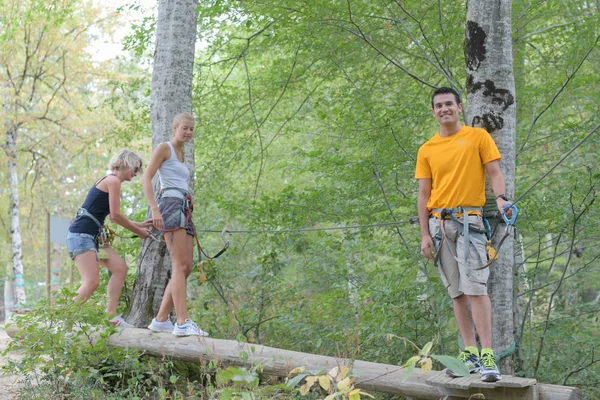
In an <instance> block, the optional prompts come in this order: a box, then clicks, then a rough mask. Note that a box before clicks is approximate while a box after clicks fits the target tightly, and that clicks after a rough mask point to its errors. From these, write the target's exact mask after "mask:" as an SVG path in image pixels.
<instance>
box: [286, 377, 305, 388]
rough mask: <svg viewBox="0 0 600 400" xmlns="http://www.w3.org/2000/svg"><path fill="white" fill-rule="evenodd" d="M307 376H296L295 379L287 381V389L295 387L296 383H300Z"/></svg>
mask: <svg viewBox="0 0 600 400" xmlns="http://www.w3.org/2000/svg"><path fill="white" fill-rule="evenodd" d="M307 376H308V374H298V375H296V376H295V377H293V378H292V379H290V380H289V381H287V385H288V386H289V387H292V388H293V387H295V386H296V385H297V384H298V383H300V381H301V380H302V379H304V378H305V377H307Z"/></svg>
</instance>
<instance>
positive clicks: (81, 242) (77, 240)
mask: <svg viewBox="0 0 600 400" xmlns="http://www.w3.org/2000/svg"><path fill="white" fill-rule="evenodd" d="M67 250H68V251H69V257H71V260H74V259H75V257H76V256H78V255H80V254H83V253H87V252H88V251H93V252H94V253H96V260H97V259H98V247H97V246H96V237H95V236H93V235H90V234H89V233H73V232H71V231H69V232H68V233H67Z"/></svg>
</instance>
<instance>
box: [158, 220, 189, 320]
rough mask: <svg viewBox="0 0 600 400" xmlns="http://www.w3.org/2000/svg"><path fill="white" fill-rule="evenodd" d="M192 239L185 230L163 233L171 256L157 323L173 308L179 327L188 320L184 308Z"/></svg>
mask: <svg viewBox="0 0 600 400" xmlns="http://www.w3.org/2000/svg"><path fill="white" fill-rule="evenodd" d="M193 239H194V237H193V236H191V235H188V234H187V232H186V230H185V229H177V230H176V231H173V232H167V233H165V242H166V243H167V248H168V249H169V254H171V262H172V266H171V280H170V281H169V283H168V284H167V287H166V288H165V293H164V295H163V300H162V303H161V305H160V310H159V312H158V314H157V316H156V320H157V321H159V322H163V321H166V320H167V317H168V315H169V313H170V312H171V310H172V309H173V307H175V314H177V323H179V324H180V325H181V324H183V323H184V322H185V320H186V319H188V318H189V314H188V311H187V306H186V300H187V291H186V289H187V284H186V280H187V277H188V276H189V275H190V273H191V271H192V261H193V253H194V247H193V243H194V242H193Z"/></svg>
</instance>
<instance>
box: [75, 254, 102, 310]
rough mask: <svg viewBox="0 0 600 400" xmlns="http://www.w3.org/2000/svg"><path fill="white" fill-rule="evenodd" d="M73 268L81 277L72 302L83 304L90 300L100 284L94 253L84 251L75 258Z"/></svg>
mask: <svg viewBox="0 0 600 400" xmlns="http://www.w3.org/2000/svg"><path fill="white" fill-rule="evenodd" d="M75 266H77V269H78V270H79V274H80V275H81V286H79V289H77V296H75V297H73V300H74V301H80V302H82V303H83V302H85V301H87V299H89V298H90V296H91V295H92V294H93V293H94V291H95V290H96V289H98V285H99V284H100V275H99V272H98V260H96V252H95V251H86V252H85V253H82V254H79V255H77V256H75Z"/></svg>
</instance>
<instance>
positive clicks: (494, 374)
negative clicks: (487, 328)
mask: <svg viewBox="0 0 600 400" xmlns="http://www.w3.org/2000/svg"><path fill="white" fill-rule="evenodd" d="M479 374H480V375H481V380H482V381H484V382H496V381H499V380H500V379H502V375H500V371H499V370H498V364H496V357H495V356H494V353H483V354H482V355H481V371H479Z"/></svg>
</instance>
